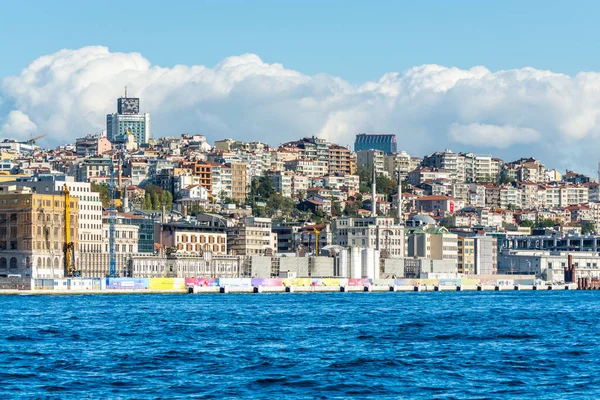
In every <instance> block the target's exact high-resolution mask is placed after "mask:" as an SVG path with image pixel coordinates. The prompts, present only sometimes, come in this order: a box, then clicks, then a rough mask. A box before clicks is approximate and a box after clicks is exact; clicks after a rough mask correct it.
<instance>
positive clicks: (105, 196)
mask: <svg viewBox="0 0 600 400" xmlns="http://www.w3.org/2000/svg"><path fill="white" fill-rule="evenodd" d="M91 191H92V192H98V193H100V201H102V207H104V208H109V207H110V189H109V188H108V186H107V185H105V184H102V185H98V184H97V183H94V182H92V185H91Z"/></svg>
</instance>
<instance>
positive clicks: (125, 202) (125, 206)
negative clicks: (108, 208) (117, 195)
mask: <svg viewBox="0 0 600 400" xmlns="http://www.w3.org/2000/svg"><path fill="white" fill-rule="evenodd" d="M123 212H124V213H126V212H129V199H128V198H127V185H125V186H123Z"/></svg>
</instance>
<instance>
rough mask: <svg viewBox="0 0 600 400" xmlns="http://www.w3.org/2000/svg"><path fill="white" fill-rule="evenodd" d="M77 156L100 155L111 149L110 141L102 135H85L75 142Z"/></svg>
mask: <svg viewBox="0 0 600 400" xmlns="http://www.w3.org/2000/svg"><path fill="white" fill-rule="evenodd" d="M75 148H76V152H77V157H89V156H100V155H102V154H104V153H106V152H107V151H109V150H110V149H111V144H110V141H109V140H108V139H107V138H106V136H103V135H99V134H98V135H86V136H84V137H81V138H77V139H76V142H75Z"/></svg>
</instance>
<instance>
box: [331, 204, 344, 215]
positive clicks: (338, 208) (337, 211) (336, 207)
mask: <svg viewBox="0 0 600 400" xmlns="http://www.w3.org/2000/svg"><path fill="white" fill-rule="evenodd" d="M332 214H333V215H334V216H335V217H341V216H342V206H341V205H340V204H339V203H335V204H334V205H333V210H332Z"/></svg>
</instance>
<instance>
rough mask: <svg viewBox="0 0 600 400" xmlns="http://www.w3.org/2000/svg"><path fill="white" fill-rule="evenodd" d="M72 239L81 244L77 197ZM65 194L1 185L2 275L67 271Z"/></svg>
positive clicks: (45, 274) (48, 275) (54, 274)
mask: <svg viewBox="0 0 600 400" xmlns="http://www.w3.org/2000/svg"><path fill="white" fill-rule="evenodd" d="M70 207H71V216H70V217H71V238H72V240H73V242H74V244H75V248H77V245H78V232H77V227H78V212H77V210H78V207H79V204H78V199H77V198H76V197H72V196H71V197H70ZM64 224H65V197H64V195H60V194H40V193H34V191H33V190H32V189H31V188H29V187H19V186H16V185H8V186H2V187H0V276H7V275H9V274H18V275H21V276H23V277H31V278H61V277H63V276H64V274H65V266H64V255H63V247H64V243H65V233H64V231H65V225H64Z"/></svg>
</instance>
